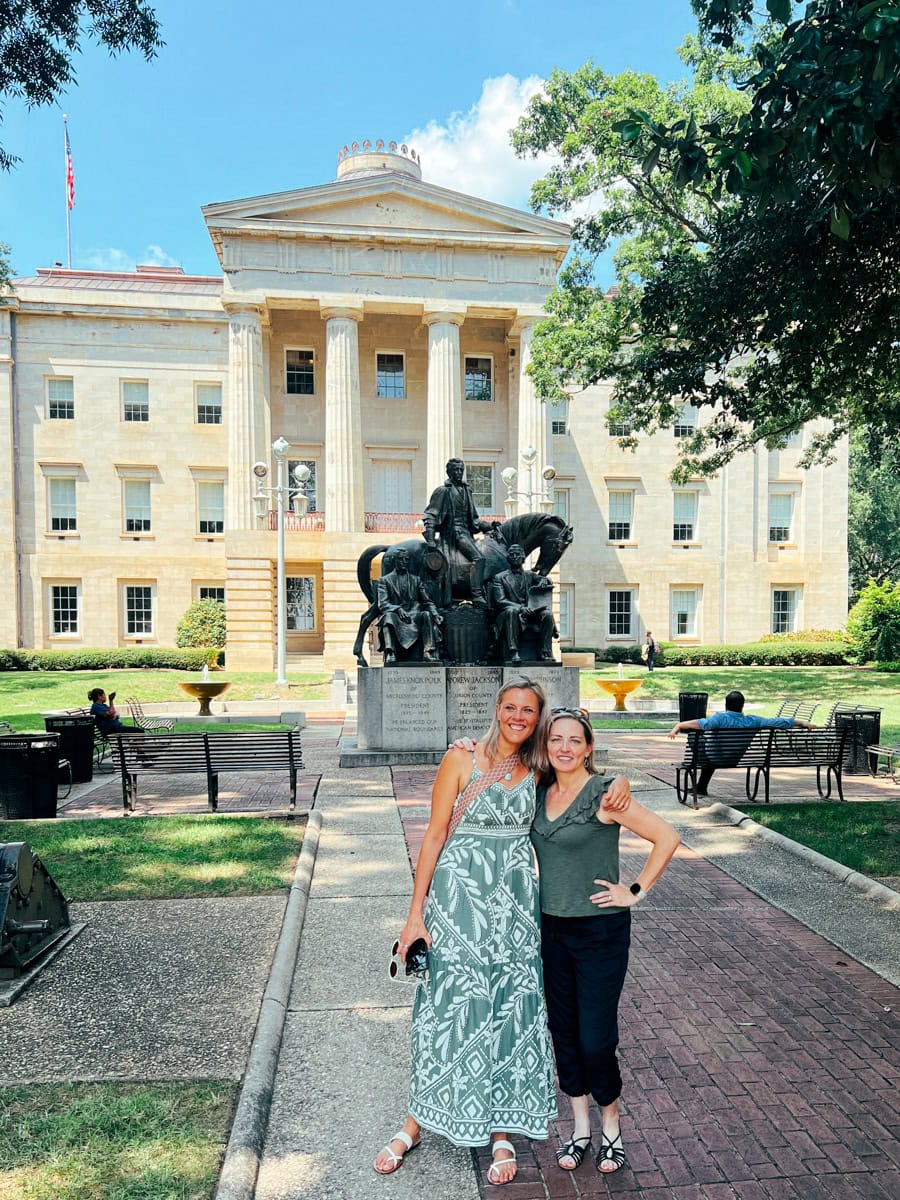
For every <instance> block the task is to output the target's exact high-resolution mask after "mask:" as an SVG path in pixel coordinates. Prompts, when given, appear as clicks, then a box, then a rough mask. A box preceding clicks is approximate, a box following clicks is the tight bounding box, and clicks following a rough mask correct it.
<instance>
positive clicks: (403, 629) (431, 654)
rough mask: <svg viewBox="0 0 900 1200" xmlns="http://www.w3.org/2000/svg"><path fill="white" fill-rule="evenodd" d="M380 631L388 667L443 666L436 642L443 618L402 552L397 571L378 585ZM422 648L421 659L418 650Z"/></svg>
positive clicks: (395, 569)
mask: <svg viewBox="0 0 900 1200" xmlns="http://www.w3.org/2000/svg"><path fill="white" fill-rule="evenodd" d="M375 603H376V604H377V606H378V627H379V629H380V631H381V638H382V641H383V643H384V665H385V666H393V665H395V664H396V663H397V662H398V661H406V662H415V661H420V662H439V661H440V659H439V657H438V655H437V653H436V646H435V639H436V637H437V636H438V635H439V631H440V626H441V624H442V622H443V617H442V616H441V614H440V613H439V612H438V610H437V608H436V607H435V605H434V604H433V603H432V600H431V597H430V596H429V595H428V592H427V591H426V589H425V584H424V583H423V582H422V580H421V578H420V577H419V576H418V575H411V574H410V571H409V555H408V554H407V552H406V550H403V549H398V550H397V553H396V558H395V560H394V569H393V571H391V572H389V574H387V575H383V576H382V577H381V579H379V580H378V581H377V582H376V584H375ZM417 646H421V658H420V659H419V658H417V654H416V647H417Z"/></svg>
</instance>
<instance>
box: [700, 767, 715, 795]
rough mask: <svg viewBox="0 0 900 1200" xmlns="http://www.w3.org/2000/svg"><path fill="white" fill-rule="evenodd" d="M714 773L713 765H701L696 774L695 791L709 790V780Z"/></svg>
mask: <svg viewBox="0 0 900 1200" xmlns="http://www.w3.org/2000/svg"><path fill="white" fill-rule="evenodd" d="M715 773H716V768H715V767H701V768H700V774H699V775H698V776H697V791H698V792H706V791H708V790H709V781H710V780H711V779H712V777H713V775H715Z"/></svg>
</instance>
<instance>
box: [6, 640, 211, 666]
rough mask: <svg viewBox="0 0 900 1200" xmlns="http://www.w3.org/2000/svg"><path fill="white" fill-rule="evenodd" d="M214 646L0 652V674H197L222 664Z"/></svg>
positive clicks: (116, 647) (118, 647)
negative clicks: (133, 670) (130, 671)
mask: <svg viewBox="0 0 900 1200" xmlns="http://www.w3.org/2000/svg"><path fill="white" fill-rule="evenodd" d="M223 659H224V655H223V654H222V651H221V650H220V649H219V648H218V647H217V646H213V647H209V646H206V647H198V648H196V649H189V650H171V649H161V648H160V647H158V646H134V647H131V646H129V647H127V648H126V647H121V646H114V647H112V648H111V649H105V650H89V649H84V650H0V671H120V670H128V669H129V668H132V667H134V668H140V669H141V670H144V671H153V670H158V671H160V670H165V671H200V670H202V668H203V667H204V665H207V664H208V665H209V666H211V667H214V666H216V664H217V663H219V662H221V661H223Z"/></svg>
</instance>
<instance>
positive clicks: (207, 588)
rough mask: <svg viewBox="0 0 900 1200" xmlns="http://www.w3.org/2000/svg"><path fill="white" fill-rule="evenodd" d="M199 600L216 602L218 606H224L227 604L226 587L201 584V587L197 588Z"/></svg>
mask: <svg viewBox="0 0 900 1200" xmlns="http://www.w3.org/2000/svg"><path fill="white" fill-rule="evenodd" d="M197 599H198V600H215V602H216V604H224V603H225V589H224V587H220V586H219V585H218V584H215V585H212V584H209V585H207V584H205V583H201V584H200V586H199V587H198V588H197Z"/></svg>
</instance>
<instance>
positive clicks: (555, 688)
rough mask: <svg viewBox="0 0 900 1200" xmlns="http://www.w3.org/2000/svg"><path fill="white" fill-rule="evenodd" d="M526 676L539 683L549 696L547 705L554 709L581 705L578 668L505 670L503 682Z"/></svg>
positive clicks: (525, 667)
mask: <svg viewBox="0 0 900 1200" xmlns="http://www.w3.org/2000/svg"><path fill="white" fill-rule="evenodd" d="M520 675H524V676H525V677H526V678H527V679H530V680H532V681H533V682H534V683H539V684H540V685H541V687H542V688H543V689H544V692H545V693H546V695H547V705H548V707H550V708H554V707H556V706H557V705H565V707H567V708H577V707H578V704H579V678H578V668H577V667H532V666H524V665H523V666H522V668H521V669H520V670H517V669H516V668H515V667H504V668H503V682H504V683H508V682H509V681H510V679H512V678H513V677H514V676H520Z"/></svg>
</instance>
